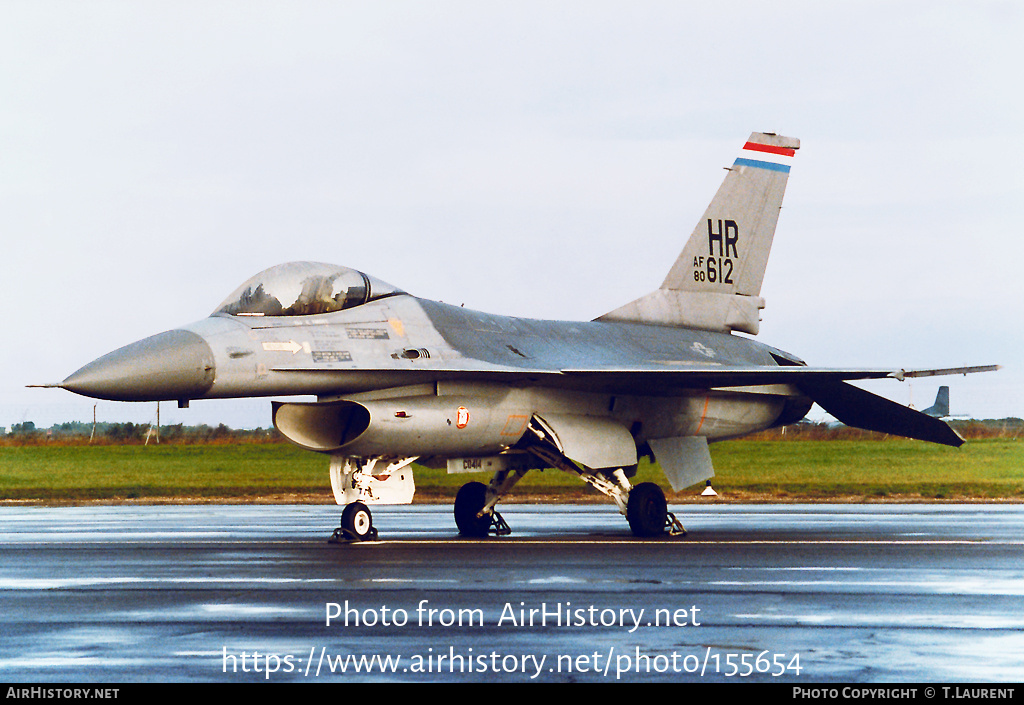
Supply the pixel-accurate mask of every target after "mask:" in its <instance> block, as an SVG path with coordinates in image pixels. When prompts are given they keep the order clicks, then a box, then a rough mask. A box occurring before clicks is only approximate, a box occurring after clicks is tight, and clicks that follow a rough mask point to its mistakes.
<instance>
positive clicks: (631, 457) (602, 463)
mask: <svg viewBox="0 0 1024 705" xmlns="http://www.w3.org/2000/svg"><path fill="white" fill-rule="evenodd" d="M533 418H534V421H535V422H537V423H538V424H539V425H541V426H542V427H543V428H544V430H545V431H547V432H548V433H549V434H550V436H551V438H552V440H553V441H554V442H555V444H556V445H557V446H558V450H559V451H561V453H562V455H564V456H565V457H567V458H569V459H570V460H573V461H575V462H577V463H580V464H581V465H584V466H585V467H588V468H591V469H592V470H600V469H604V468H628V467H632V466H634V465H636V443H635V442H634V441H633V436H631V435H630V434H629V431H628V430H627V429H626V427H625V426H623V425H622V424H620V423H618V422H617V421H614V420H612V419H608V418H602V417H600V416H577V415H575V414H548V413H545V414H543V415H541V414H535V415H534V417H533Z"/></svg>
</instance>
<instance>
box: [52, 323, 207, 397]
mask: <svg viewBox="0 0 1024 705" xmlns="http://www.w3.org/2000/svg"><path fill="white" fill-rule="evenodd" d="M214 370H215V368H214V359H213V351H212V350H210V346H209V345H207V344H206V341H205V340H203V339H202V338H201V337H200V336H198V335H196V334H195V333H190V332H189V331H187V330H169V331H167V332H165V333H160V334H158V335H154V336H151V337H149V338H145V339H143V340H140V341H138V342H136V343H132V344H131V345H126V346H124V347H123V348H118V349H117V350H115V351H114V352H112V353H107V354H106V355H104V356H103V357H101V358H98V359H96V360H93V361H92V362H90V363H89V364H88V365H86V366H85V367H83V368H82V369H80V370H78V371H77V372H75V373H74V374H72V375H71V376H70V377H68V378H67V379H66V380H64V381H63V382H61V384H60V386H61V387H62V388H64V389H67V390H69V391H72V392H75V393H76V394H82V395H84V396H87V397H95V398H97V399H110V400H113V401H161V400H169V399H195V398H196V397H198V396H201V395H203V394H204V393H205V392H207V391H208V390H209V389H210V387H212V386H213V379H214Z"/></svg>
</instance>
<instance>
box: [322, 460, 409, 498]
mask: <svg viewBox="0 0 1024 705" xmlns="http://www.w3.org/2000/svg"><path fill="white" fill-rule="evenodd" d="M412 460H413V459H409V463H411V461H412ZM409 463H407V464H405V465H401V466H399V463H391V464H388V463H387V462H376V463H374V462H369V463H365V464H364V466H363V467H360V466H359V465H358V464H357V463H356V462H352V459H350V458H344V457H339V456H335V457H332V458H331V489H332V490H334V501H335V502H336V503H338V504H339V505H346V504H350V503H352V502H362V503H363V504H410V503H411V502H412V498H413V495H414V494H415V493H416V485H415V483H414V481H413V475H412V466H411V464H409Z"/></svg>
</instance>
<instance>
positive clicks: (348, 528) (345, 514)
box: [341, 502, 373, 541]
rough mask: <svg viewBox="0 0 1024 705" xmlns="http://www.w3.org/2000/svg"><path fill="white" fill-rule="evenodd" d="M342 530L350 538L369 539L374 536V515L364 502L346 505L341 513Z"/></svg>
mask: <svg viewBox="0 0 1024 705" xmlns="http://www.w3.org/2000/svg"><path fill="white" fill-rule="evenodd" d="M341 528H342V529H344V530H345V533H346V534H347V535H348V536H349V537H350V538H353V539H358V540H360V541H363V540H365V539H368V538H370V537H371V536H372V535H373V515H371V514H370V510H369V508H368V507H367V506H366V505H365V504H363V503H362V502H352V503H351V504H346V505H345V509H344V510H343V511H342V512H341Z"/></svg>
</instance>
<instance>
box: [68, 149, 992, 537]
mask: <svg viewBox="0 0 1024 705" xmlns="http://www.w3.org/2000/svg"><path fill="white" fill-rule="evenodd" d="M799 146H800V143H799V141H798V140H796V139H793V138H790V137H782V136H780V135H776V134H770V133H757V132H755V133H753V134H752V135H751V136H750V138H749V139H748V140H747V141H746V142H745V143H744V145H743V148H742V150H741V152H740V156H739V157H738V158H737V159H736V160H735V161H734V162H733V164H732V165H731V166H730V167H728V169H727V174H726V176H725V181H724V182H723V184H722V186H721V188H719V190H718V193H717V194H716V195H715V197H714V199H713V200H712V201H711V204H710V205H709V206H708V208H707V210H706V211H705V212H704V215H703V216H701V218H700V220H699V221H698V222H697V226H696V228H695V229H694V230H693V233H692V235H691V236H690V237H689V239H688V240H687V242H686V243H685V246H684V247H683V251H682V254H680V256H679V258H678V259H677V260H676V262H675V264H674V265H673V266H672V267H671V269H670V270H669V272H668V276H666V277H665V280H664V282H663V283H662V284H661V286H660V287H659V288H657V289H655V290H654V291H652V292H651V293H650V294H647V295H646V296H643V297H641V298H639V299H637V300H635V301H632V302H630V303H626V304H624V305H623V306H621V307H619V308H617V309H615V310H613V311H610V312H608V313H606V314H604V315H603V316H600V317H598V318H597V319H595V320H593V321H588V322H570V321H551V320H534V319H525V318H512V317H508V316H499V315H492V314H488V313H480V312H477V311H471V310H467V309H465V308H462V307H458V306H451V305H447V304H444V303H439V302H436V301H429V300H426V299H420V298H417V297H415V296H413V295H411V294H409V293H406V292H405V291H403V290H402V289H399V288H398V287H396V286H392V285H391V284H387V283H385V282H383V281H381V280H379V279H376V278H374V277H372V276H369V275H367V274H363V273H362V272H358V271H356V270H354V269H349V268H347V267H341V266H336V265H331V264H322V263H316V262H291V263H288V264H282V265H279V266H276V267H273V268H271V269H268V270H266V271H264V272H261V273H260V274H257V275H256V276H255V277H253V278H252V279H250V280H249V281H246V282H245V283H244V284H242V285H241V286H240V287H238V289H236V290H235V291H234V292H233V293H232V294H231V295H230V296H228V297H227V299H225V300H224V301H223V302H222V303H221V304H220V305H219V306H218V307H217V308H216V310H215V311H214V312H213V314H212V315H211V316H210V317H209V318H206V319H203V320H201V321H198V322H196V323H191V324H188V325H185V326H182V327H180V328H176V329H174V330H170V331H167V332H164V333H160V334H158V335H154V336H152V337H149V338H146V339H144V340H140V341H138V342H136V343H132V344H131V345H128V346H126V347H123V348H120V349H118V350H115V351H114V352H111V353H109V354H107V355H104V356H103V357H101V358H99V359H97V360H95V361H93V362H91V363H89V364H88V365H86V366H85V367H83V368H81V369H80V370H78V371H77V372H75V373H74V374H72V375H71V376H70V377H68V378H67V379H65V380H64V381H63V382H61V383H60V384H58V385H52V386H58V387H62V388H64V389H67V390H70V391H72V392H76V393H78V394H83V395H86V396H90V397H95V398H98V399H111V400H122V401H159V400H177V401H178V404H179V406H182V407H184V406H187V405H188V403H189V401H190V400H193V399H212V398H226V397H255V396H280V395H287V396H291V395H315V397H316V401H315V402H311V401H274V402H273V403H272V413H273V422H274V425H275V426H276V427H277V429H278V430H279V431H280V432H281V433H282V434H283V435H284V436H285V437H286V438H288V439H289V440H290V441H292V442H293V443H295V444H297V445H299V446H301V447H302V448H306V449H309V450H312V451H317V452H320V453H324V454H325V455H328V456H329V457H330V477H331V485H332V488H333V490H334V496H335V499H336V501H337V502H338V504H340V505H344V507H345V508H344V511H343V514H342V519H341V527H340V529H339V530H338V531H336V536H340V537H344V538H346V539H348V540H362V539H367V538H372V537H375V536H376V535H377V530H376V529H375V528H374V526H373V521H372V517H371V513H370V509H369V505H373V504H388V503H408V502H411V501H412V496H413V492H414V483H413V475H412V467H411V465H412V463H413V461H416V460H418V461H419V462H420V463H422V464H426V465H428V466H439V467H447V470H448V472H449V473H481V472H486V473H490V474H491V479H490V482H489V483H488V484H483V483H481V482H469V483H467V484H465V485H464V486H463V487H462V488H461V489H460V490H459V493H458V496H457V498H456V500H455V523H456V525H457V526H458V529H459V531H460V532H461V533H462V534H464V535H467V536H486V535H488V534H489V533H497V534H502V533H507V532H508V531H509V529H508V526H507V524H506V523H505V522H504V521H503V520H502V518H501V516H500V514H499V513H498V512H497V511H495V506H496V504H497V503H498V501H499V500H500V499H501V498H502V497H504V496H505V495H506V494H507V493H508V492H509V491H510V490H511V489H512V487H513V485H515V484H516V482H517V481H518V480H519V479H520V478H522V477H523V475H524V474H526V473H527V472H528V471H530V470H533V469H544V468H557V469H559V470H564V471H566V472H569V473H572V474H573V475H576V476H578V477H579V478H581V479H582V480H584V481H585V482H587V483H589V484H591V485H592V486H594V487H595V488H597V489H598V490H599V491H601V492H603V493H604V494H606V495H608V496H609V497H611V499H612V500H613V501H614V502H615V504H616V505H617V506H618V508H619V510H620V512H621V513H622V514H624V515H625V517H626V519H627V521H628V523H629V526H630V528H631V529H632V531H633V533H634V534H635V535H637V536H641V537H652V536H661V535H664V534H665V533H666V532H668V533H673V532H679V531H680V529H681V527H680V526H679V523H678V522H677V521H676V520H675V517H673V516H672V514H671V513H669V512H668V508H667V503H666V499H665V494H664V492H663V491H662V489H661V488H660V487H659V486H658V485H657V484H656V483H651V482H644V483H640V484H637V485H635V486H633V485H632V484H631V482H630V478H631V477H633V476H634V475H635V473H636V468H637V462H638V459H639V458H641V457H644V456H647V457H650V458H652V459H654V460H656V461H657V462H658V464H659V465H660V466H661V468H662V469H663V471H664V473H665V475H666V477H667V479H668V482H669V484H670V485H671V486H672V488H673V489H674V490H677V491H678V490H681V489H683V488H685V487H689V486H691V485H694V484H697V483H701V484H703V483H704V482H705V481H706V480H708V479H709V478H711V477H712V476H713V475H714V470H713V468H712V464H711V456H710V454H709V452H708V442H709V441H717V440H722V439H726V438H735V437H738V436H743V435H745V434H748V433H751V432H754V431H759V430H763V429H766V428H770V427H775V426H784V425H787V424H793V423H796V422H797V421H799V420H801V419H802V418H804V416H805V414H806V413H807V412H808V410H809V409H810V408H811V405H812V403H813V402H817V403H818V405H820V406H821V407H822V408H824V409H825V410H826V411H827V412H829V413H830V414H832V415H833V416H835V417H836V418H837V419H839V420H840V421H842V422H843V423H845V424H847V425H849V426H856V427H859V428H864V429H870V430H875V431H882V432H885V433H891V434H895V435H899V436H906V437H909V438H916V439H921V440H925V441H931V442H934V443H943V444H946V445H951V446H959V445H960V444H962V443H963V440H962V439H961V438H960V437H959V436H958V435H957V434H956V433H955V432H954V431H953V430H952V429H951V428H950V427H949V426H948V425H947V424H946V423H944V422H943V421H941V420H939V419H937V418H933V416H931V415H929V414H928V413H921V412H918V411H915V410H913V409H910V408H908V407H904V406H902V405H900V404H897V403H895V402H891V401H888V400H886V399H884V398H882V397H879V396H876V395H874V394H871V393H869V392H866V391H863V390H861V389H859V388H857V387H855V386H852V385H850V384H848V382H849V381H851V380H865V379H876V378H886V377H888V378H894V379H898V380H901V381H902V380H904V379H906V378H910V377H919V376H931V375H940V374H954V373H968V372H980V371H986V370H991V369H996V367H995V366H984V367H961V368H949V369H941V370H916V371H909V370H903V369H858V368H842V369H833V368H823V367H811V366H808V365H807V364H806V363H805V362H804V361H803V360H801V359H800V358H798V357H797V356H795V355H792V354H790V353H788V352H784V351H782V350H779V349H776V348H772V347H769V346H767V345H763V344H761V343H759V342H756V341H754V340H752V339H751V338H749V337H746V336H744V335H738V334H739V333H743V334H747V335H750V336H753V335H756V334H757V332H758V326H759V321H760V311H761V309H762V308H764V303H765V302H764V299H763V298H761V296H760V292H761V282H762V280H763V278H764V273H765V267H766V265H767V262H768V253H769V250H770V248H771V245H772V239H773V237H774V234H775V226H776V223H777V221H778V218H779V210H780V208H781V205H782V198H783V193H784V191H785V188H786V182H787V180H788V177H789V171H790V165H791V162H792V161H793V158H794V156H795V154H796V152H797V149H799Z"/></svg>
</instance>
